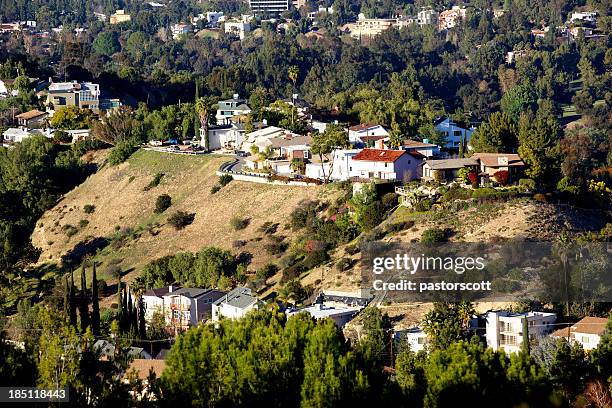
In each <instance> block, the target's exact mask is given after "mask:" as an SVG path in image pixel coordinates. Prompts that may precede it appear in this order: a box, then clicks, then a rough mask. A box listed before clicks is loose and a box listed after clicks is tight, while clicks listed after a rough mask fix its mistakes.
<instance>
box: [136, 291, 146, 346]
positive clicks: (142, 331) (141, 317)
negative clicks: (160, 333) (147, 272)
mask: <svg viewBox="0 0 612 408" xmlns="http://www.w3.org/2000/svg"><path fill="white" fill-rule="evenodd" d="M138 334H139V335H140V338H143V339H144V338H146V337H147V328H146V322H145V305H144V302H143V301H142V296H141V297H140V298H139V299H138Z"/></svg>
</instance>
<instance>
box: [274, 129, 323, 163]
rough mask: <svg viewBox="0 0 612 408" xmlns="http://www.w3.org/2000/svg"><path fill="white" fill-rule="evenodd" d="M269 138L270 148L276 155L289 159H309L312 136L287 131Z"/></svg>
mask: <svg viewBox="0 0 612 408" xmlns="http://www.w3.org/2000/svg"><path fill="white" fill-rule="evenodd" d="M269 140H270V143H271V145H270V148H271V149H272V150H273V151H274V153H275V154H276V156H277V157H283V158H286V159H287V160H290V161H291V160H293V159H300V160H305V159H310V145H311V144H312V136H294V135H293V134H292V133H289V134H285V135H283V136H280V137H275V138H272V139H269Z"/></svg>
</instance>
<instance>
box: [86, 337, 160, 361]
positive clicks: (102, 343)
mask: <svg viewBox="0 0 612 408" xmlns="http://www.w3.org/2000/svg"><path fill="white" fill-rule="evenodd" d="M93 348H94V350H96V351H97V352H98V353H100V360H102V361H105V360H109V359H110V358H111V357H113V356H114V355H115V352H116V350H115V345H114V344H113V343H111V342H110V341H108V340H102V339H100V340H96V342H95V343H94V345H93ZM126 351H127V355H128V357H131V358H135V359H143V360H150V359H152V358H153V357H151V355H150V354H149V353H147V352H146V351H145V350H144V349H143V348H142V347H128V348H127V350H126Z"/></svg>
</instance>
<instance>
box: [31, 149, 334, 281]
mask: <svg viewBox="0 0 612 408" xmlns="http://www.w3.org/2000/svg"><path fill="white" fill-rule="evenodd" d="M227 160H228V158H227V157H224V156H219V155H206V156H183V155H174V154H166V153H157V152H151V151H144V150H141V151H138V152H137V153H135V154H134V155H133V156H132V157H131V158H130V159H129V160H128V161H127V162H126V163H123V164H121V165H119V166H116V167H110V166H108V165H103V166H102V167H101V169H100V170H99V171H98V172H97V173H95V174H93V175H92V176H90V177H89V178H88V179H87V180H86V181H85V182H84V183H83V184H81V185H79V186H78V187H77V188H75V189H74V190H72V191H71V192H69V193H68V194H66V195H65V197H64V198H63V199H62V200H61V201H60V202H59V203H58V204H57V205H56V206H55V207H54V208H52V209H51V210H49V211H47V212H46V213H45V214H44V215H43V217H42V218H41V219H40V220H39V222H38V223H37V225H36V230H35V231H34V234H33V236H32V240H33V243H34V245H35V246H36V247H39V248H41V250H42V253H41V255H40V258H39V262H41V263H42V262H59V261H60V260H62V257H65V256H66V254H68V253H69V252H70V251H74V248H75V247H77V249H78V248H86V249H87V248H91V247H92V246H95V244H96V243H97V242H101V244H100V245H101V246H104V248H103V249H101V250H100V251H99V253H98V255H97V256H96V258H95V259H96V261H97V262H99V263H101V267H100V268H99V270H100V272H101V274H102V277H104V278H106V279H109V278H110V277H109V276H105V271H106V269H107V266H108V265H109V264H117V265H119V266H120V267H121V269H122V270H123V271H124V272H125V271H127V272H129V273H128V276H127V279H128V280H131V279H133V278H134V277H136V276H137V273H138V271H139V270H140V269H141V268H142V266H143V265H145V264H146V263H147V262H149V261H151V260H153V259H155V258H158V257H162V256H164V255H169V254H174V253H176V252H179V251H198V250H200V249H201V248H203V247H206V246H217V247H221V248H224V249H230V250H233V252H235V253H238V252H245V253H249V254H251V255H252V256H253V260H252V263H251V266H250V269H256V268H257V267H259V266H261V265H263V264H264V263H265V262H267V261H269V260H270V259H271V256H269V255H267V254H266V252H265V251H264V250H263V247H264V244H265V243H266V240H265V239H264V238H262V237H263V235H264V234H263V233H260V232H258V228H260V227H261V225H262V224H264V223H265V222H270V223H278V224H279V227H278V233H277V235H282V236H285V237H287V240H289V239H291V236H292V233H291V231H290V230H288V229H285V228H284V226H285V224H286V220H287V218H288V216H289V214H290V213H291V212H292V210H293V209H294V208H295V207H296V206H297V204H298V202H299V201H300V200H303V199H314V198H318V199H325V198H326V197H333V195H334V191H333V188H330V187H289V186H273V185H268V184H254V183H246V182H240V181H232V182H231V183H229V184H228V185H226V186H225V187H223V188H222V189H221V190H220V191H218V192H217V193H215V194H211V188H212V187H213V186H214V185H215V184H217V181H218V177H217V176H216V175H215V171H216V170H217V169H218V167H219V165H221V164H222V163H223V162H224V161H227ZM158 173H163V174H164V175H163V177H162V178H161V181H160V183H159V185H157V186H155V187H152V188H151V189H149V190H148V191H145V187H146V186H147V185H149V183H151V181H152V180H153V179H154V177H155V175H156V174H158ZM160 194H169V195H170V196H171V197H172V206H171V207H170V208H169V209H168V210H166V211H165V212H164V213H162V214H155V213H154V211H153V210H154V208H155V201H156V198H157V197H158V196H159V195H160ZM86 205H93V206H95V210H94V211H93V213H90V214H87V213H86V212H85V211H84V207H85V206H86ZM177 210H182V211H186V212H188V213H195V219H194V221H193V223H192V224H191V225H189V226H187V227H186V228H185V229H183V230H179V231H177V230H175V229H174V228H173V227H172V226H170V225H168V224H167V223H166V221H167V218H168V217H169V215H170V214H172V213H174V212H175V211H177ZM233 216H238V217H243V218H249V219H250V223H249V225H248V226H247V227H246V228H245V229H243V230H240V231H235V230H234V229H233V228H232V227H231V225H230V220H231V218H232V217H233ZM71 234H74V235H72V236H69V235H71ZM104 239H106V240H107V241H106V242H105V240H104ZM237 240H241V241H246V242H243V244H244V245H243V246H241V247H240V248H239V249H233V247H234V243H235V241H237ZM77 252H78V251H77ZM76 258H77V259H78V256H76Z"/></svg>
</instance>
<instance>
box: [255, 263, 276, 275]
mask: <svg viewBox="0 0 612 408" xmlns="http://www.w3.org/2000/svg"><path fill="white" fill-rule="evenodd" d="M276 272H278V266H276V265H274V264H273V263H271V262H270V263H267V264H265V265H264V266H263V267H262V268H261V269H260V270H258V271H257V274H256V276H257V279H268V278H271V277H272V276H274V275H275V274H276Z"/></svg>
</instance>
